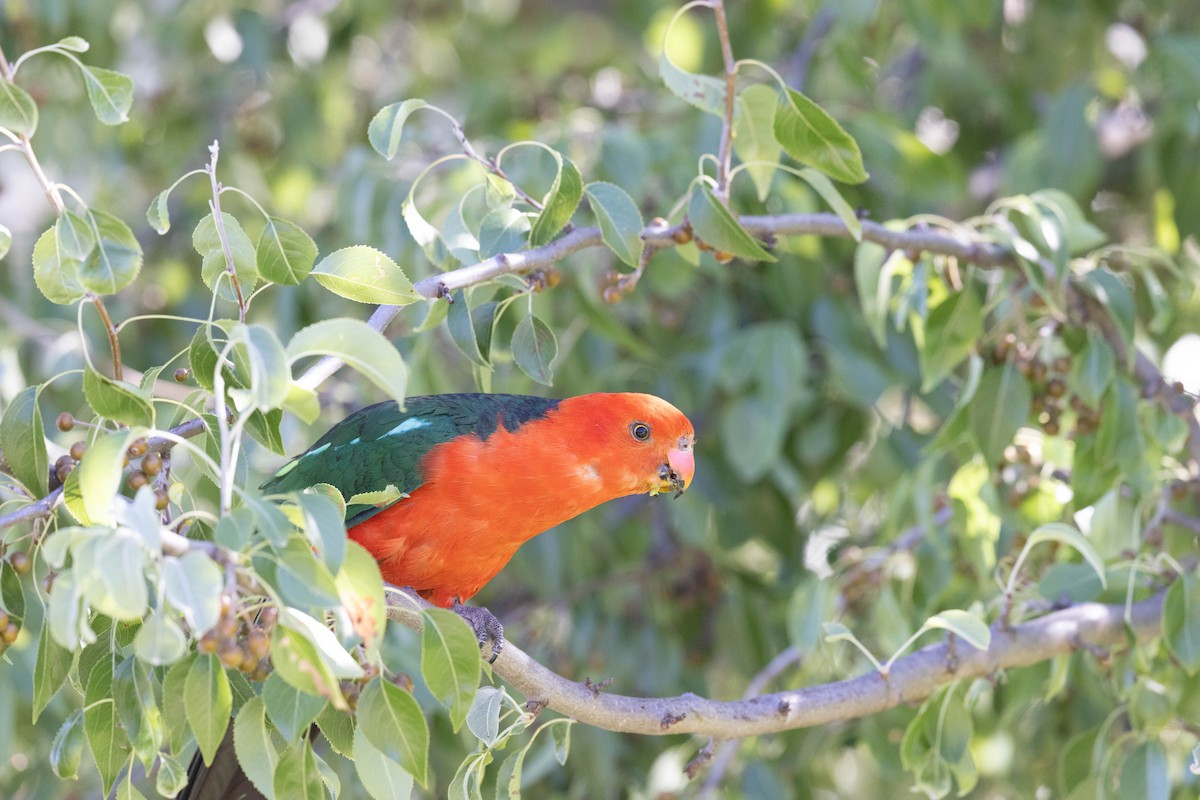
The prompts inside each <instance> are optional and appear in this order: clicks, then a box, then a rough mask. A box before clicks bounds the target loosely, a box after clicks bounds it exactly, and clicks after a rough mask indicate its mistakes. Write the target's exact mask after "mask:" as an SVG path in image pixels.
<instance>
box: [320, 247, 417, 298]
mask: <svg viewBox="0 0 1200 800" xmlns="http://www.w3.org/2000/svg"><path fill="white" fill-rule="evenodd" d="M312 276H313V277H314V278H316V279H317V282H318V283H320V284H321V285H322V286H324V287H325V288H326V289H328V290H329V291H331V292H333V293H334V294H336V295H339V296H341V297H345V298H346V299H348V300H354V301H356V302H359V303H386V304H389V305H394V306H406V305H408V304H409V303H412V302H414V301H416V300H420V299H421V295H420V294H418V293H417V292H416V290H414V289H413V285H412V281H410V280H409V279H408V277H407V276H406V275H405V274H404V271H403V270H401V269H400V267H399V266H398V265H397V264H396V262H395V261H392V260H391V259H390V258H388V257H387V256H386V255H384V254H383V253H381V252H380V251H378V250H376V249H375V248H373V247H367V246H365V245H355V246H353V247H343V248H342V249H341V250H334V251H333V252H332V253H330V254H329V255H327V256H325V257H324V258H322V259H321V260H320V261H319V262H318V263H317V265H316V266H315V267H313V270H312Z"/></svg>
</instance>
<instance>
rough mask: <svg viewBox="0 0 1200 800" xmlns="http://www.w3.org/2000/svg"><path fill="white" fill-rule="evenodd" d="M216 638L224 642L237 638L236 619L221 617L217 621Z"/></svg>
mask: <svg viewBox="0 0 1200 800" xmlns="http://www.w3.org/2000/svg"><path fill="white" fill-rule="evenodd" d="M216 630H217V636H218V637H219V638H221V639H224V640H229V639H232V638H234V637H235V636H237V632H238V621H237V617H221V619H220V620H218V621H217V628H216Z"/></svg>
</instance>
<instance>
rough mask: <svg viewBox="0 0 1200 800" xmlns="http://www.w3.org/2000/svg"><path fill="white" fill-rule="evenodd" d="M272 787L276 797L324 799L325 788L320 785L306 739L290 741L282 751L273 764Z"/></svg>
mask: <svg viewBox="0 0 1200 800" xmlns="http://www.w3.org/2000/svg"><path fill="white" fill-rule="evenodd" d="M273 785H274V788H275V796H276V797H280V798H283V797H286V798H288V800H292V798H297V800H324V799H325V789H324V787H323V786H322V785H321V774H320V772H319V771H318V770H317V758H316V755H315V754H314V753H313V751H312V745H311V743H310V742H309V741H308V739H301V740H300V741H298V742H294V743H292V745H291V747H289V748H288V749H287V750H284V751H283V755H281V756H280V757H279V763H278V764H277V765H276V766H275V779H274V783H273Z"/></svg>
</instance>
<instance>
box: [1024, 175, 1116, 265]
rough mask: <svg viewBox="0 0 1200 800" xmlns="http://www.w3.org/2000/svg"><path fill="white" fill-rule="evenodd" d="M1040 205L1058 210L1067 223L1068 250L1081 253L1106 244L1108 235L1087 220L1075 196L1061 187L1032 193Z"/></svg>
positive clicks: (1071, 252)
mask: <svg viewBox="0 0 1200 800" xmlns="http://www.w3.org/2000/svg"><path fill="white" fill-rule="evenodd" d="M1030 197H1031V198H1032V199H1033V201H1034V202H1035V203H1037V204H1038V205H1039V206H1043V207H1048V208H1052V209H1054V210H1056V211H1057V212H1058V214H1059V216H1060V217H1061V219H1062V221H1063V223H1064V225H1065V234H1066V243H1067V250H1068V253H1069V254H1070V255H1081V254H1083V253H1087V252H1089V251H1091V250H1095V249H1096V248H1097V247H1099V246H1100V245H1102V244H1104V242H1105V241H1106V240H1107V238H1108V237H1106V236H1105V235H1104V232H1103V231H1101V230H1100V229H1099V228H1097V227H1096V226H1095V225H1093V224H1092V223H1090V222H1088V221H1087V218H1086V217H1084V215H1083V211H1081V210H1080V208H1079V204H1078V203H1076V202H1075V200H1074V198H1072V197H1071V195H1069V194H1067V193H1066V192H1064V191H1062V190H1061V189H1039V190H1038V191H1036V192H1034V193H1033V194H1031V195H1030Z"/></svg>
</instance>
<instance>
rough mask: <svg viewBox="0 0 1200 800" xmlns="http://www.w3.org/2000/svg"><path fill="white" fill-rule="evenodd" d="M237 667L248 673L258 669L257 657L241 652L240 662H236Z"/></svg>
mask: <svg viewBox="0 0 1200 800" xmlns="http://www.w3.org/2000/svg"><path fill="white" fill-rule="evenodd" d="M238 669H239V670H241V671H242V672H244V673H246V674H247V675H249V674H250V673H251V672H254V670H256V669H258V659H257V658H255V657H254V656H248V655H246V654H245V652H243V653H242V663H241V664H238Z"/></svg>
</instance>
